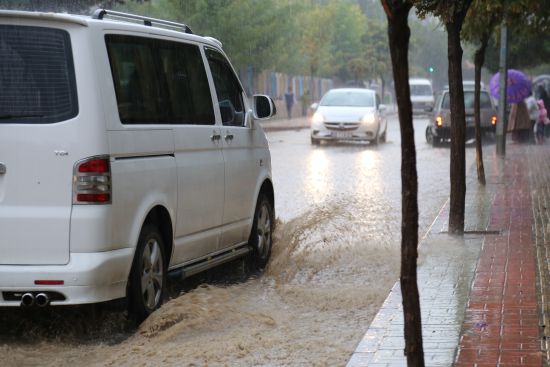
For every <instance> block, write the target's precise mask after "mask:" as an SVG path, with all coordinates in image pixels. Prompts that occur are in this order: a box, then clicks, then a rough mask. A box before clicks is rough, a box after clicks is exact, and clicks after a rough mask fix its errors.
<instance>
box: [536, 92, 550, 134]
mask: <svg viewBox="0 0 550 367" xmlns="http://www.w3.org/2000/svg"><path fill="white" fill-rule="evenodd" d="M537 104H538V117H537V124H536V125H535V135H536V138H537V144H542V143H544V128H545V127H546V126H548V125H550V120H548V111H547V110H546V107H545V106H544V102H543V100H542V99H539V100H538V101H537Z"/></svg>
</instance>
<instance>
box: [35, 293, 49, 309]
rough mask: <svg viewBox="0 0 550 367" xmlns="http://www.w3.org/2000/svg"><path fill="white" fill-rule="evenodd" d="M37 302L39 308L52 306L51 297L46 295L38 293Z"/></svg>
mask: <svg viewBox="0 0 550 367" xmlns="http://www.w3.org/2000/svg"><path fill="white" fill-rule="evenodd" d="M35 302H36V305H37V306H38V307H46V306H47V305H49V304H50V297H49V296H48V295H47V294H46V293H38V294H37V295H36V299H35Z"/></svg>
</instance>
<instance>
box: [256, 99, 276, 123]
mask: <svg viewBox="0 0 550 367" xmlns="http://www.w3.org/2000/svg"><path fill="white" fill-rule="evenodd" d="M276 113H277V108H276V107H275V103H274V102H273V100H272V99H271V97H269V96H266V95H265V94H255V95H254V118H255V119H256V120H267V119H268V118H270V117H272V116H275V114H276Z"/></svg>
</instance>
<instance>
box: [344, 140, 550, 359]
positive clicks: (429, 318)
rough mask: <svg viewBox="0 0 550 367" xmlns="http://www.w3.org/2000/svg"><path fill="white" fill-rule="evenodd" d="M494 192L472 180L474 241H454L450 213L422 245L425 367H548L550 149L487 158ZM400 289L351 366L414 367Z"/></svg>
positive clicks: (470, 236) (468, 237)
mask: <svg viewBox="0 0 550 367" xmlns="http://www.w3.org/2000/svg"><path fill="white" fill-rule="evenodd" d="M484 153H485V157H484V158H485V159H484V163H485V172H486V177H487V182H488V183H487V185H486V186H485V187H481V186H480V185H478V184H477V179H476V173H475V167H471V169H470V170H469V172H468V178H467V197H466V224H465V230H466V234H465V235H464V237H463V238H462V237H456V236H450V235H448V234H447V233H446V231H447V218H448V203H447V205H445V207H444V209H443V210H442V211H441V213H440V214H439V215H438V216H437V217H436V219H435V221H434V223H433V225H432V226H431V228H430V229H429V231H428V233H427V234H426V235H425V237H424V238H423V239H422V240H421V241H420V247H419V251H420V256H419V262H418V266H419V267H418V285H419V291H420V298H421V299H420V302H421V313H422V321H423V332H422V334H423V342H424V352H425V362H426V366H451V365H454V366H472V367H473V366H477V367H483V366H542V365H547V363H548V358H547V357H548V356H547V352H548V345H547V343H548V334H550V333H549V331H548V330H547V329H548V328H549V327H547V325H548V297H549V296H550V293H549V289H550V283H549V279H550V276H549V266H548V264H549V261H548V260H549V258H550V256H549V254H550V245H549V240H550V232H549V228H550V163H549V162H550V145H539V146H535V145H518V144H513V143H508V145H507V152H506V158H505V159H501V158H497V157H496V156H495V153H494V149H485V152H484ZM402 312H403V311H402V306H401V294H400V290H399V283H396V284H395V286H394V287H393V289H392V292H391V293H390V295H389V296H388V298H387V299H386V301H385V302H384V305H383V306H382V308H381V309H380V310H379V312H378V314H377V316H376V317H375V319H374V320H373V321H372V323H371V324H370V326H369V328H368V330H367V332H366V334H365V336H364V337H363V339H362V340H361V341H360V342H359V344H358V346H357V348H356V351H355V352H354V353H353V355H352V356H351V359H350V360H349V362H348V364H347V366H348V367H361V366H372V367H376V366H406V359H405V357H404V355H403V349H404V338H403V315H402Z"/></svg>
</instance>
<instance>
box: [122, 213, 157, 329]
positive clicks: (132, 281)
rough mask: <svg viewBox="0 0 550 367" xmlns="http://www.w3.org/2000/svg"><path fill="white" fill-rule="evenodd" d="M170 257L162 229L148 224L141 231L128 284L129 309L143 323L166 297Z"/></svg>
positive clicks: (138, 321)
mask: <svg viewBox="0 0 550 367" xmlns="http://www.w3.org/2000/svg"><path fill="white" fill-rule="evenodd" d="M166 269H167V266H166V257H165V256H164V241H163V240H162V236H161V235H160V233H159V230H158V229H157V228H156V227H155V226H152V225H149V224H147V225H145V226H144V227H143V228H142V230H141V233H140V235H139V240H138V245H137V248H136V253H135V255H134V262H133V263H132V270H131V271H130V278H129V284H128V291H127V293H128V312H129V314H130V316H132V317H133V318H134V319H135V321H136V322H137V323H138V324H139V323H141V322H142V321H143V320H145V319H146V318H147V317H148V316H149V315H150V314H151V313H152V312H153V311H155V310H156V309H158V308H159V307H160V306H161V305H162V302H163V301H164V294H165V290H166Z"/></svg>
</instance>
